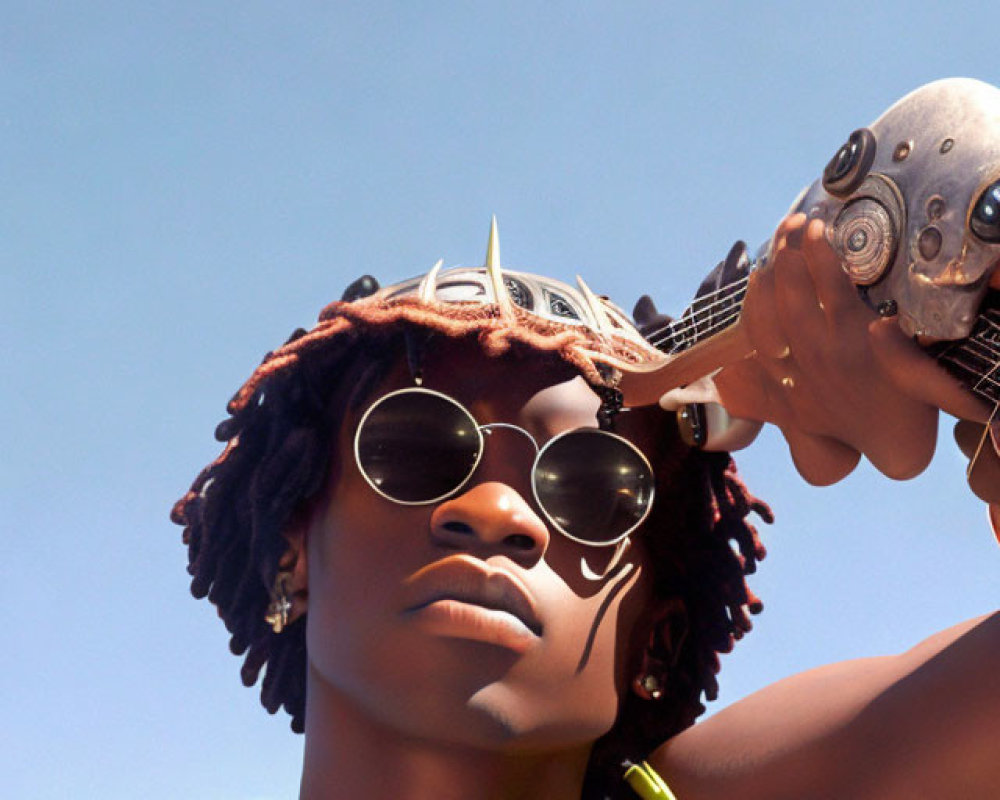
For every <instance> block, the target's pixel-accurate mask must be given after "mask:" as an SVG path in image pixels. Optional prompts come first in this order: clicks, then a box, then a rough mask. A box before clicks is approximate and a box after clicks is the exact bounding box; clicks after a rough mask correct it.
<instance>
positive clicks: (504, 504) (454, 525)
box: [431, 481, 549, 566]
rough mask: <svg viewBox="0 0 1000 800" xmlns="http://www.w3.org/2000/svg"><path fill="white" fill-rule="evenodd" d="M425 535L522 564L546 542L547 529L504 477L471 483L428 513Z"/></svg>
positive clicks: (437, 541)
mask: <svg viewBox="0 0 1000 800" xmlns="http://www.w3.org/2000/svg"><path fill="white" fill-rule="evenodd" d="M431 540H432V541H433V542H434V543H435V544H437V545H439V546H441V547H445V548H448V549H454V550H462V551H465V552H468V553H470V554H471V555H474V556H477V557H480V558H487V557H489V556H491V555H505V556H507V557H508V558H510V559H512V560H513V561H515V562H517V563H518V564H521V565H523V566H530V565H531V564H534V563H535V562H537V561H538V560H539V559H540V558H541V557H542V556H543V555H544V554H545V550H546V549H547V548H548V546H549V529H548V527H547V526H546V525H545V523H544V522H543V521H542V519H541V518H540V517H539V516H538V515H537V514H536V513H535V512H534V510H533V509H532V508H531V506H530V505H528V503H527V502H526V501H525V499H524V498H523V497H522V496H521V494H520V493H519V492H517V491H516V490H515V489H513V488H512V487H511V486H509V485H508V484H506V483H500V482H498V481H488V482H483V483H477V484H475V485H474V486H472V487H471V488H470V489H469V490H468V491H465V492H462V493H461V494H459V495H458V496H457V497H453V498H451V499H450V500H447V501H445V502H443V503H441V504H440V505H439V506H438V507H437V508H436V509H435V510H434V513H433V514H431Z"/></svg>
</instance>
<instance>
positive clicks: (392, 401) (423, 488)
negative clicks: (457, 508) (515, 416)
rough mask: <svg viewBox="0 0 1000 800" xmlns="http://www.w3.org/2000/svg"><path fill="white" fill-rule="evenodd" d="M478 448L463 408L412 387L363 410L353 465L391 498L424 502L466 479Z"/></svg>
mask: <svg viewBox="0 0 1000 800" xmlns="http://www.w3.org/2000/svg"><path fill="white" fill-rule="evenodd" d="M481 447H482V438H481V437H480V434H479V429H478V428H477V427H476V422H475V420H473V419H472V418H471V417H470V416H469V415H468V413H467V412H466V411H465V409H463V408H462V407H461V406H459V405H457V404H456V403H453V402H451V401H450V400H448V399H447V398H445V397H442V396H441V395H438V394H434V393H432V392H427V391H422V390H416V389H414V390H409V391H403V392H398V393H396V394H391V395H387V396H386V397H384V398H383V399H382V400H380V401H379V402H377V403H376V404H375V405H374V406H372V407H371V409H369V411H368V414H367V416H366V417H365V419H364V420H363V421H362V423H361V428H360V429H359V431H358V438H357V457H358V466H359V467H360V468H361V471H362V472H363V473H364V474H365V476H366V477H367V478H368V480H369V481H371V483H372V484H373V485H374V486H375V487H376V489H377V490H378V491H379V492H381V493H382V494H384V495H386V496H388V497H390V498H392V499H393V500H396V501H397V502H400V503H429V502H432V501H434V500H437V499H439V498H441V497H444V496H446V495H448V494H450V493H451V492H453V491H455V489H457V488H458V487H460V486H461V485H462V484H463V483H464V482H465V481H466V479H467V478H468V477H469V476H470V475H471V474H472V472H473V470H474V469H475V468H476V463H477V462H478V460H479V453H480V449H481Z"/></svg>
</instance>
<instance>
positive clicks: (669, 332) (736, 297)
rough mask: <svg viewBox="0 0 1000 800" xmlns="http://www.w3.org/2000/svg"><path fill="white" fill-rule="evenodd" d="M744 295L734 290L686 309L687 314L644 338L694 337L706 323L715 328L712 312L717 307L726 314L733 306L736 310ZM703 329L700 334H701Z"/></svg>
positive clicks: (661, 340) (653, 340) (714, 312)
mask: <svg viewBox="0 0 1000 800" xmlns="http://www.w3.org/2000/svg"><path fill="white" fill-rule="evenodd" d="M745 296H746V293H745V292H743V293H740V292H739V291H736V292H734V293H733V294H732V295H730V296H729V297H725V298H722V299H721V300H717V301H716V302H714V303H712V304H710V305H707V306H703V307H700V308H696V309H695V310H694V311H693V312H692V311H691V309H690V308H689V309H686V310H685V311H684V313H685V314H686V315H687V316H684V317H681V318H680V319H677V320H673V321H672V322H671V323H670V324H668V325H666V326H665V327H663V328H658V329H656V330H653V331H650V332H649V333H648V334H647V336H646V338H647V339H649V340H650V341H652V342H654V343H657V344H658V343H660V342H663V341H666V340H667V339H672V338H678V337H685V338H686V337H688V336H689V335H694V336H695V337H696V338H697V336H698V335H699V330H698V329H699V328H704V326H705V325H706V324H708V325H710V327H711V328H712V330H713V331H714V330H715V329H716V325H715V322H714V321H712V316H713V314H716V313H718V308H719V307H720V306H722V307H723V312H724V313H726V314H728V313H729V311H730V309H732V308H733V307H734V306H736V307H737V311H739V310H740V309H742V301H743V298H744V297H745ZM703 333H704V332H703V331H702V332H701V335H703Z"/></svg>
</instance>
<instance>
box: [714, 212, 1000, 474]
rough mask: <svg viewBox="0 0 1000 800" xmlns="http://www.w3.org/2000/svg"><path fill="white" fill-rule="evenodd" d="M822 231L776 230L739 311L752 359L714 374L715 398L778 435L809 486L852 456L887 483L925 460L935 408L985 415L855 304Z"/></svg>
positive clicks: (886, 323)
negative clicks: (869, 465) (770, 425)
mask: <svg viewBox="0 0 1000 800" xmlns="http://www.w3.org/2000/svg"><path fill="white" fill-rule="evenodd" d="M824 232H825V228H824V225H823V223H822V221H820V220H813V221H811V222H810V221H807V220H806V217H805V216H804V215H802V214H796V215H794V216H791V217H789V218H788V219H786V220H785V221H784V222H783V223H782V224H781V226H780V227H779V228H778V231H777V233H776V234H775V242H774V248H773V253H772V258H771V262H770V265H769V266H768V267H767V268H765V269H762V270H759V271H758V272H756V273H754V275H753V276H752V277H751V280H750V284H749V286H748V290H747V297H746V301H745V303H744V307H743V316H742V323H743V325H744V326H745V328H746V332H747V335H748V337H749V338H750V340H751V342H752V344H753V346H754V347H755V348H756V354H755V355H754V356H753V357H751V358H748V359H744V360H743V361H740V362H738V363H736V364H733V365H731V366H729V367H726V368H725V369H723V370H722V371H721V372H720V373H719V374H718V375H716V377H715V383H716V386H717V388H718V391H719V396H720V398H721V399H722V402H723V404H724V405H725V406H726V408H727V409H728V410H729V412H730V413H731V414H732V415H733V416H736V417H743V418H747V419H753V420H760V421H764V422H772V423H774V424H775V425H777V426H778V427H779V428H781V431H782V433H783V434H784V436H785V439H786V441H787V442H788V446H789V448H790V450H791V455H792V459H793V461H794V462H795V466H796V468H797V469H798V470H799V472H800V473H801V474H802V476H803V477H804V478H805V479H806V480H807V481H809V482H810V483H813V484H816V485H826V484H830V483H834V482H836V481H838V480H840V479H841V478H843V477H844V476H846V475H847V474H849V473H850V472H851V471H852V470H853V469H854V467H855V466H856V465H857V463H858V460H859V459H860V457H861V455H862V454H864V455H865V456H867V457H868V459H869V460H870V461H871V462H872V463H873V464H874V465H875V466H876V467H877V468H878V469H879V470H881V471H882V472H883V473H885V474H886V475H888V476H889V477H892V478H898V479H904V478H910V477H913V476H915V475H917V474H919V473H920V472H921V471H923V469H924V468H925V467H926V466H927V464H928V463H929V462H930V459H931V457H932V456H933V454H934V446H935V443H936V438H937V418H938V409H944V410H945V411H948V412H949V413H951V414H954V415H955V416H958V417H960V418H963V419H972V420H980V421H982V420H985V419H986V418H987V416H988V412H987V410H986V409H985V408H984V407H983V406H982V405H981V403H980V402H979V401H978V400H976V399H975V398H974V397H973V396H972V395H971V394H969V393H968V392H966V391H965V390H964V389H962V388H961V386H960V385H959V384H958V382H957V381H956V380H955V379H954V378H952V377H951V376H950V375H948V373H946V372H945V371H944V370H943V369H942V368H941V367H939V366H938V365H937V363H936V362H935V361H934V360H933V359H931V358H930V357H929V356H927V355H926V354H925V353H924V352H923V351H922V350H921V349H920V348H919V347H918V346H917V345H916V344H915V343H914V342H912V341H911V340H909V339H908V338H907V337H906V336H905V335H904V334H903V332H902V331H901V330H900V329H899V326H898V324H897V323H896V321H895V320H894V319H892V318H888V319H881V318H879V317H878V316H877V315H876V314H875V313H874V312H873V311H872V310H871V309H869V308H868V307H867V306H866V305H865V304H864V303H863V302H862V301H861V299H860V298H859V297H858V294H857V290H856V288H855V287H854V285H853V284H852V283H851V281H850V280H849V278H848V277H847V275H846V274H845V273H844V271H843V269H842V268H841V266H840V263H839V260H838V259H837V257H836V255H835V254H834V252H833V250H832V248H831V247H830V246H829V244H828V243H827V241H826V237H825V235H824Z"/></svg>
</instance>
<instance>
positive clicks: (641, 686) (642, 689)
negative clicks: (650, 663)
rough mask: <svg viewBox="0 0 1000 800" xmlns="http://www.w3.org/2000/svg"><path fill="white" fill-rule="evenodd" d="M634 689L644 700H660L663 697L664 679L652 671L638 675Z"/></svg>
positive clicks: (633, 683) (633, 685)
mask: <svg viewBox="0 0 1000 800" xmlns="http://www.w3.org/2000/svg"><path fill="white" fill-rule="evenodd" d="M632 689H633V691H634V692H635V693H636V694H637V695H639V697H641V698H642V699H643V700H659V699H660V698H661V697H663V683H662V681H661V680H660V679H659V678H658V677H657V676H656V675H653V674H652V673H650V672H647V673H646V674H645V675H640V676H638V677H637V678H636V679H635V680H634V681H633V682H632Z"/></svg>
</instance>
